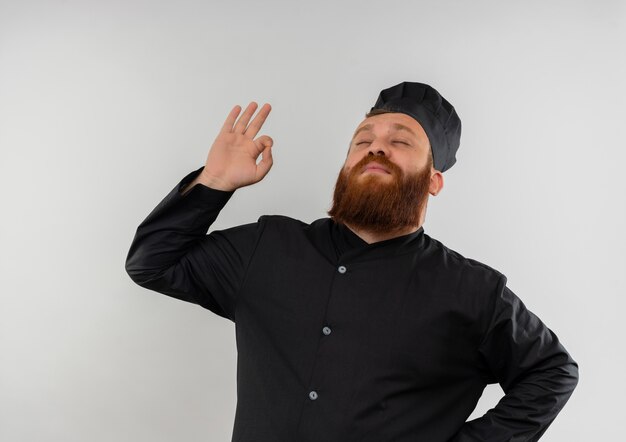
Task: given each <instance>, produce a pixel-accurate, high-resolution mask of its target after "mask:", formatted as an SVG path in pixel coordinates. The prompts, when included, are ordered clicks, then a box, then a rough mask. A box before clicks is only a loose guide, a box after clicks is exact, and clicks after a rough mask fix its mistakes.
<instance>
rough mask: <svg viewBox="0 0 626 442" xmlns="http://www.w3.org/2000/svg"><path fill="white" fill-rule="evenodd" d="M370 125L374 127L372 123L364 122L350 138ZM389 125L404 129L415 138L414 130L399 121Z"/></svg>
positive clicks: (396, 128)
mask: <svg viewBox="0 0 626 442" xmlns="http://www.w3.org/2000/svg"><path fill="white" fill-rule="evenodd" d="M372 127H374V126H373V125H372V124H366V125H365V126H362V127H360V128H358V129H357V131H356V132H355V133H354V135H353V136H352V138H353V139H354V138H355V137H356V136H357V135H358V134H359V132H363V131H367V130H371V129H372ZM391 127H392V128H393V129H395V130H404V131H407V132H409V133H410V134H411V135H413V136H414V137H415V138H417V134H416V133H415V132H413V131H412V130H411V129H410V128H409V127H408V126H405V125H404V124H400V123H393V124H392V125H391Z"/></svg>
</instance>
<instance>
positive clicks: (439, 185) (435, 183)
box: [428, 169, 443, 196]
mask: <svg viewBox="0 0 626 442" xmlns="http://www.w3.org/2000/svg"><path fill="white" fill-rule="evenodd" d="M441 189H443V174H442V173H441V172H439V171H438V170H437V169H432V173H431V175H430V186H429V187H428V192H429V193H430V194H431V195H432V196H437V194H438V193H439V192H441Z"/></svg>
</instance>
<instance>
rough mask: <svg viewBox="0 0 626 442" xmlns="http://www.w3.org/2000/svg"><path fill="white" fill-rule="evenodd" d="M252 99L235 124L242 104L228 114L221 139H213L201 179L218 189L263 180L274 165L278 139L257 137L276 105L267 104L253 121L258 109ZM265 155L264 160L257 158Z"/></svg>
mask: <svg viewBox="0 0 626 442" xmlns="http://www.w3.org/2000/svg"><path fill="white" fill-rule="evenodd" d="M257 106H258V105H257V103H255V102H254V101H252V102H251V103H250V104H249V105H248V107H247V108H246V110H245V111H244V113H243V114H242V115H241V117H240V118H239V120H238V121H237V122H236V123H235V120H236V119H237V116H238V115H239V112H241V107H240V106H239V105H236V106H235V107H233V109H232V110H231V111H230V113H229V114H228V118H226V121H225V122H224V125H223V126H222V129H221V130H220V132H219V134H218V135H217V138H215V141H214V142H213V145H212V146H211V149H210V150H209V154H208V156H207V160H206V164H205V167H204V169H203V170H202V173H201V177H198V178H200V180H201V182H203V183H205V184H206V185H208V186H209V187H212V188H214V189H218V190H226V191H233V190H235V189H238V188H240V187H244V186H248V185H250V184H254V183H257V182H259V181H261V180H262V179H263V178H264V177H265V175H267V173H268V172H269V170H270V168H271V167H272V164H273V161H272V145H273V144H274V140H272V138H271V137H269V136H267V135H262V136H260V137H258V138H257V139H256V140H255V139H254V137H255V136H256V134H257V133H258V132H259V130H260V129H261V126H263V123H264V122H265V119H266V118H267V116H268V115H269V113H270V110H271V109H272V107H271V106H270V105H269V103H266V104H265V105H263V107H262V108H261V110H260V111H259V113H258V114H257V115H256V116H255V117H254V119H253V120H252V122H251V123H250V124H248V122H249V121H250V117H252V114H254V111H255V110H256V108H257ZM261 154H262V159H261V161H260V162H259V163H258V164H257V158H258V157H259V155H261Z"/></svg>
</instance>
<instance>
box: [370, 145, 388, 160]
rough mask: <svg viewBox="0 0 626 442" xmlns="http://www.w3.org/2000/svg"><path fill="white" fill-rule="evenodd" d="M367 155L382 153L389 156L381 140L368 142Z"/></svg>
mask: <svg viewBox="0 0 626 442" xmlns="http://www.w3.org/2000/svg"><path fill="white" fill-rule="evenodd" d="M367 154H368V155H382V156H387V157H388V156H389V148H388V147H387V145H386V144H385V143H383V142H378V143H372V144H370V147H369V151H368V152H367Z"/></svg>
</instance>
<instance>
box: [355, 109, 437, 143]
mask: <svg viewBox="0 0 626 442" xmlns="http://www.w3.org/2000/svg"><path fill="white" fill-rule="evenodd" d="M393 131H402V132H405V133H407V134H411V135H412V136H414V137H415V138H417V139H419V140H421V141H425V142H428V137H427V135H426V132H425V131H424V128H423V127H422V125H421V124H419V123H418V122H417V121H416V120H415V119H414V118H412V117H410V116H409V115H407V114H403V113H401V112H390V113H386V114H379V115H373V116H371V117H369V118H366V119H364V120H363V121H362V122H361V123H360V124H359V125H358V127H357V129H356V130H355V131H354V135H353V136H352V137H353V138H354V137H355V136H356V135H357V134H359V133H362V132H374V133H387V132H393Z"/></svg>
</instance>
